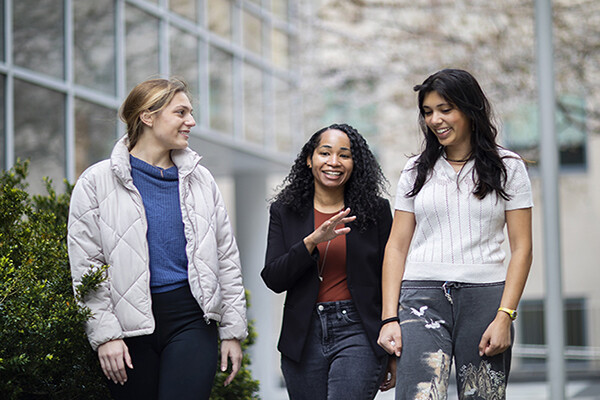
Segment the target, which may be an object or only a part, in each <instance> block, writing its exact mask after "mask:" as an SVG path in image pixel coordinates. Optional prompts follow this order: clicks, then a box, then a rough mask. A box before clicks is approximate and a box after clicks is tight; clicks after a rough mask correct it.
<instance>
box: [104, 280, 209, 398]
mask: <svg viewBox="0 0 600 400" xmlns="http://www.w3.org/2000/svg"><path fill="white" fill-rule="evenodd" d="M152 312H153V314H154V319H155V321H156V329H155V330H154V333H152V334H151V335H145V336H137V337H131V338H127V339H125V344H127V347H128V348H129V354H130V355H131V359H132V363H133V369H129V368H126V370H127V382H126V383H125V385H123V386H121V385H116V384H114V383H112V381H111V383H110V391H111V394H112V396H113V398H114V399H116V400H133V399H140V400H153V399H156V400H167V399H177V400H183V399H189V400H192V399H194V400H201V399H208V398H209V396H210V391H211V388H212V384H213V380H214V377H215V373H216V368H217V324H216V323H215V322H214V321H211V323H210V324H207V323H206V321H204V317H203V316H204V313H203V311H202V309H201V308H200V306H199V305H198V302H197V301H196V300H195V299H194V297H193V296H192V293H191V291H190V288H189V286H187V285H186V286H184V287H183V288H180V289H175V290H173V291H170V292H165V293H158V294H153V295H152Z"/></svg>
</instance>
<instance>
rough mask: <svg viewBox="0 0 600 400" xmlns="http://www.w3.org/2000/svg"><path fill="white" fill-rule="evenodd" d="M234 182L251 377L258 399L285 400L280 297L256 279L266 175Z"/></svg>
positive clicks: (263, 241) (265, 219)
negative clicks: (250, 327) (251, 337)
mask: <svg viewBox="0 0 600 400" xmlns="http://www.w3.org/2000/svg"><path fill="white" fill-rule="evenodd" d="M234 179H235V219H236V239H237V241H238V246H239V248H240V255H241V261H242V269H243V275H244V285H245V287H246V289H248V291H249V292H250V308H249V309H248V319H249V320H250V319H252V320H254V327H255V329H256V333H257V338H256V342H255V343H254V345H252V347H251V348H250V357H251V361H252V365H251V366H250V369H251V371H252V377H253V378H254V379H257V380H259V381H260V397H261V398H262V399H270V400H279V399H286V398H287V395H286V394H285V393H286V392H285V390H284V389H282V388H281V385H280V378H279V377H280V372H279V371H280V369H279V352H278V351H277V340H278V337H279V328H280V317H278V316H279V315H281V312H282V297H281V296H280V295H276V294H274V293H273V292H271V291H270V290H269V289H268V288H267V287H266V286H265V284H264V283H263V281H262V279H261V277H260V271H261V270H262V268H263V266H264V262H265V250H266V246H267V227H268V223H269V213H268V203H267V197H268V196H269V194H268V193H267V176H266V174H264V173H258V172H257V173H251V172H249V173H237V174H235V176H234Z"/></svg>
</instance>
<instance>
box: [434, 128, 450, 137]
mask: <svg viewBox="0 0 600 400" xmlns="http://www.w3.org/2000/svg"><path fill="white" fill-rule="evenodd" d="M449 130H450V128H444V129H439V130H437V131H436V132H437V133H438V134H440V135H442V134H444V133H446V132H448V131H449Z"/></svg>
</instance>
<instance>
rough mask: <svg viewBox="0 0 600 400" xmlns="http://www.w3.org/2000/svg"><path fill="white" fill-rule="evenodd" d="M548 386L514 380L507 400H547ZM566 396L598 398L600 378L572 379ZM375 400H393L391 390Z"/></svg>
mask: <svg viewBox="0 0 600 400" xmlns="http://www.w3.org/2000/svg"><path fill="white" fill-rule="evenodd" d="M549 391H550V388H549V387H548V384H547V383H546V382H531V383H525V382H515V383H510V384H509V385H508V388H507V390H506V399H507V400H549V399H550V394H549ZM566 396H567V399H568V400H600V380H598V381H572V382H568V383H567V388H566ZM456 399H458V395H457V394H456V387H454V386H451V387H450V388H449V391H448V400H456ZM375 400H394V393H393V390H392V391H389V392H386V393H381V392H380V393H379V394H377V396H376V397H375Z"/></svg>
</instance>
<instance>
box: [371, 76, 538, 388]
mask: <svg viewBox="0 0 600 400" xmlns="http://www.w3.org/2000/svg"><path fill="white" fill-rule="evenodd" d="M415 91H417V92H418V103H419V111H420V118H419V120H420V123H421V129H422V131H423V134H424V136H425V146H424V147H425V148H424V150H423V151H422V152H421V154H420V155H418V156H415V157H413V158H411V159H410V160H408V163H407V165H406V167H405V168H404V171H403V172H402V174H401V176H400V180H399V183H398V194H397V196H396V204H395V209H396V211H395V214H394V223H393V226H392V231H391V234H390V238H389V241H388V244H387V246H386V249H385V257H384V261H383V312H382V314H381V317H382V328H381V332H380V336H379V343H380V345H381V346H382V347H383V348H384V349H385V350H386V351H387V352H388V353H389V354H395V355H396V356H398V357H400V358H399V360H398V370H397V374H396V377H397V382H396V387H397V389H396V399H416V398H419V399H421V398H427V399H445V398H446V396H447V388H448V381H449V374H450V366H451V363H452V360H453V359H454V363H455V370H456V380H457V383H458V394H459V398H461V399H467V398H468V399H504V398H505V394H506V382H507V379H508V374H509V371H510V361H511V351H510V346H511V344H512V331H513V328H512V321H513V320H514V319H515V318H516V316H517V312H516V308H517V305H518V303H519V300H520V298H521V294H522V293H523V288H524V287H525V282H526V280H527V275H528V273H529V268H530V266H531V260H532V237H531V236H532V235H531V207H532V204H533V203H532V195H531V183H530V181H529V177H528V175H527V170H526V168H525V163H524V162H523V160H522V159H521V158H520V157H519V156H518V155H517V154H515V153H513V152H511V151H508V150H506V149H504V148H502V147H500V146H498V145H497V144H496V134H497V130H496V127H495V126H494V124H493V122H492V118H491V108H490V104H489V102H488V100H487V98H486V97H485V94H484V93H483V91H482V90H481V87H480V86H479V84H478V83H477V81H476V80H475V78H474V77H473V76H472V75H471V74H469V73H468V72H466V71H463V70H457V69H445V70H442V71H439V72H437V73H435V74H433V75H431V76H430V77H428V78H427V79H426V80H425V81H424V82H423V83H422V84H421V85H417V86H415ZM505 226H506V228H507V233H508V239H509V244H510V253H511V254H510V255H511V256H510V262H509V263H508V266H505V263H504V261H505V254H504V251H503V249H502V248H501V244H502V242H503V241H504V227H505Z"/></svg>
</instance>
